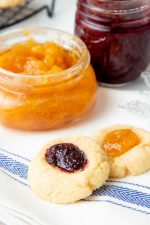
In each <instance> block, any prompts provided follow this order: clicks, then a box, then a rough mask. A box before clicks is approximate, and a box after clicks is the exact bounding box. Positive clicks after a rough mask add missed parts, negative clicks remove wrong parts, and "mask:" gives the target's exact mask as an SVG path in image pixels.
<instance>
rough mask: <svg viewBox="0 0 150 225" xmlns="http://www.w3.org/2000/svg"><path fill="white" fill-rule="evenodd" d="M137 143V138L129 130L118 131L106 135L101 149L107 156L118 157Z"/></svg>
mask: <svg viewBox="0 0 150 225" xmlns="http://www.w3.org/2000/svg"><path fill="white" fill-rule="evenodd" d="M139 143H140V140H139V137H138V136H137V135H136V134H135V133H134V132H133V131H132V130H131V129H120V130H115V131H112V132H109V133H108V134H107V135H106V137H105V139H104V142H103V147H104V150H105V151H106V152H107V154H108V156H110V157H118V156H120V155H122V154H124V153H126V152H127V151H129V150H130V149H131V148H133V147H134V146H136V145H138V144H139Z"/></svg>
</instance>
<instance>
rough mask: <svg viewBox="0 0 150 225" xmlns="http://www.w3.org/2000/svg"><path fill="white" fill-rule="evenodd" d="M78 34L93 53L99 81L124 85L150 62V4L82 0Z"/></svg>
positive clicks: (138, 0)
mask: <svg viewBox="0 0 150 225" xmlns="http://www.w3.org/2000/svg"><path fill="white" fill-rule="evenodd" d="M75 33H76V34H77V35H78V36H79V37H80V38H81V39H82V40H83V41H84V42H85V43H86V45H87V47H88V49H89V51H90V53H91V59H92V65H93V67H94V69H95V72H96V75H97V80H98V81H99V82H101V83H103V84H104V85H107V86H120V85H124V84H126V83H128V82H130V81H132V80H134V79H135V78H137V77H139V76H140V75H141V73H142V72H143V71H144V70H145V69H146V67H147V66H148V64H149V62H150V1H149V0H120V1H119V0H78V3H77V12H76V26H75Z"/></svg>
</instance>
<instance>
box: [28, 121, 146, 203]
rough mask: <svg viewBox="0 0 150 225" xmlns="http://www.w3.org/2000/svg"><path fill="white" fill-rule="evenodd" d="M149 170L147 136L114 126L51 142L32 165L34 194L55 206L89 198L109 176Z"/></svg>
mask: <svg viewBox="0 0 150 225" xmlns="http://www.w3.org/2000/svg"><path fill="white" fill-rule="evenodd" d="M149 169H150V133H149V132H148V131H145V130H142V129H140V128H135V127H131V126H126V125H116V126H112V127H109V128H105V129H102V130H99V131H97V132H95V133H94V134H92V135H91V137H87V136H82V135H78V136H69V137H64V138H59V139H55V140H53V141H50V142H49V143H48V144H47V145H46V146H44V148H43V149H42V150H41V151H40V152H39V153H38V154H37V155H36V157H35V158H34V159H33V161H32V162H31V165H30V168H29V173H28V179H29V184H30V186H31V189H32V190H33V192H34V193H35V194H36V195H38V196H39V197H40V198H42V199H44V200H47V201H50V202H54V203H63V204H65V203H72V202H76V201H78V200H80V199H84V198H86V197H88V196H90V195H91V194H92V192H93V190H95V189H97V188H99V187H101V186H102V185H103V184H104V183H105V181H106V180H107V179H108V178H109V177H113V178H122V177H125V176H129V175H132V176H133V175H138V174H141V173H143V172H145V171H147V170H149Z"/></svg>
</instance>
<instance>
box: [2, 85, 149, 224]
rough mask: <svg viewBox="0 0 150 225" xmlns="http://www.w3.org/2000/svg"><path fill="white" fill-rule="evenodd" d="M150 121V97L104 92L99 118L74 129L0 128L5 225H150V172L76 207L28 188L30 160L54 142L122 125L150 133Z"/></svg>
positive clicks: (116, 182)
mask: <svg viewBox="0 0 150 225" xmlns="http://www.w3.org/2000/svg"><path fill="white" fill-rule="evenodd" d="M102 101H103V102H102ZM149 118H150V92H148V91H143V90H139V91H119V90H109V89H105V88H100V89H99V92H98V98H97V104H96V107H95V108H94V110H93V112H92V113H91V114H90V115H89V116H88V117H87V118H86V119H85V120H83V121H80V122H79V123H77V124H74V125H72V126H68V127H66V128H64V129H59V130H55V131H49V132H31V133H30V132H21V131H15V130H11V129H6V128H3V127H0V143H1V148H0V224H1V223H2V224H6V225H61V224H65V225H91V224H94V225H99V224H102V223H104V224H105V225H109V224H112V225H126V224H132V225H141V224H142V225H148V224H150V172H147V173H145V174H143V175H140V176H136V177H128V178H124V179H111V180H109V181H107V182H106V183H105V185H104V186H103V187H102V188H100V189H98V190H96V191H94V192H93V195H92V196H90V197H89V198H88V199H85V200H83V201H80V202H78V203H75V204H71V205H55V204H51V203H48V202H45V201H42V200H40V199H38V198H37V197H36V196H35V195H34V194H33V193H32V192H31V190H30V188H29V186H28V183H27V171H28V166H29V164H30V160H31V159H32V157H33V155H34V154H35V153H36V152H37V151H39V150H40V148H41V147H42V146H43V145H44V144H45V143H46V142H47V141H48V140H50V139H52V138H55V137H58V136H63V135H68V134H76V133H83V134H86V135H88V134H90V133H92V132H93V131H95V130H97V129H100V128H101V127H104V126H109V125H112V124H118V123H125V124H131V125H134V126H139V127H141V128H145V129H148V130H150V120H149Z"/></svg>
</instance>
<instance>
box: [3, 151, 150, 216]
mask: <svg viewBox="0 0 150 225" xmlns="http://www.w3.org/2000/svg"><path fill="white" fill-rule="evenodd" d="M29 164H30V160H29V159H27V158H24V157H22V156H19V155H16V154H12V153H10V152H8V151H6V150H3V149H0V170H1V171H2V172H3V173H4V174H6V175H7V176H8V177H10V178H11V179H12V180H14V182H16V183H20V184H21V185H23V186H27V188H29V187H28V183H27V173H28V166H29ZM149 177H150V173H149V172H148V173H146V174H144V175H141V176H137V177H135V178H130V177H129V178H125V179H120V180H118V179H117V180H114V179H113V180H108V181H107V182H106V184H105V185H104V186H103V187H102V188H100V189H97V190H95V191H94V192H93V195H92V196H90V197H89V198H88V199H86V200H85V201H89V202H106V203H109V204H112V205H117V206H120V207H124V208H127V209H128V210H133V211H136V212H139V213H143V214H147V215H148V214H150V182H149V180H150V179H148V178H149ZM134 179H135V180H136V181H133V180H134Z"/></svg>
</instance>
